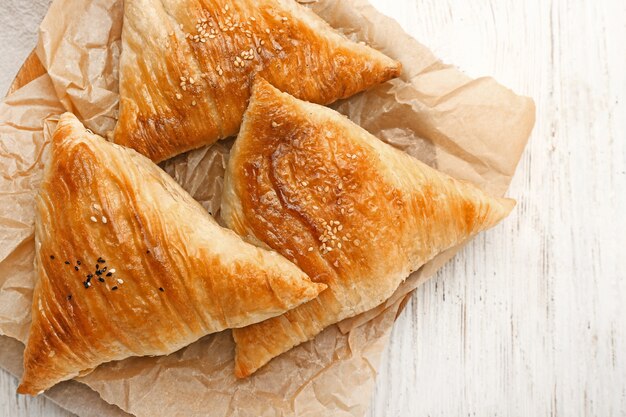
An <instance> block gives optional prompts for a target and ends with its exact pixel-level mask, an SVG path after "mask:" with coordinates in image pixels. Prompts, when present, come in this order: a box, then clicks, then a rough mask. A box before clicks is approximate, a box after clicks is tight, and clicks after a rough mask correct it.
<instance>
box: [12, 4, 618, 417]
mask: <svg viewBox="0 0 626 417" xmlns="http://www.w3.org/2000/svg"><path fill="white" fill-rule="evenodd" d="M371 1H372V3H373V4H374V5H375V6H376V7H377V8H379V10H381V11H383V12H385V13H386V14H388V15H390V16H393V17H394V18H396V19H397V20H398V21H399V22H400V24H401V25H402V26H403V27H404V28H405V29H406V30H407V31H409V32H410V33H411V34H412V35H414V36H415V37H416V38H417V39H419V40H420V41H422V42H423V43H425V44H426V45H428V46H429V47H430V48H432V49H433V50H434V51H435V53H436V54H437V55H438V56H440V57H442V58H443V59H444V60H445V61H446V62H451V63H454V64H456V65H458V66H459V67H460V68H461V69H462V70H464V71H466V72H467V73H469V74H470V75H472V76H475V77H476V76H482V75H493V76H495V78H496V79H497V80H498V81H500V82H502V83H503V84H505V85H507V86H509V87H511V88H513V89H514V90H515V91H516V92H518V93H522V94H527V95H530V96H532V97H533V98H534V99H535V101H536V103H537V125H536V127H535V131H534V133H533V135H532V138H531V141H530V143H529V146H528V148H527V150H526V153H525V154H524V158H523V160H522V161H521V163H520V166H519V168H518V171H517V175H516V177H515V178H514V181H513V184H512V187H511V190H510V192H509V195H510V196H511V197H513V198H516V199H517V200H518V202H519V204H518V207H517V208H516V210H515V211H514V213H513V215H512V216H511V217H510V218H509V219H508V220H507V221H505V222H504V223H503V224H502V225H500V226H498V227H497V228H496V229H494V230H492V231H490V232H488V233H486V234H483V235H481V236H479V237H478V238H477V239H476V240H474V241H473V242H472V243H471V244H470V245H468V246H467V247H466V248H465V249H464V250H463V251H462V252H461V253H460V254H459V255H458V256H457V257H456V258H455V259H454V260H453V261H452V262H451V263H450V264H448V265H447V266H446V267H445V268H443V270H441V271H440V272H439V273H438V274H437V276H436V277H435V278H434V279H433V280H431V281H430V282H428V283H427V284H426V285H425V286H423V287H422V288H420V289H418V290H417V292H416V293H415V294H414V295H413V296H412V297H411V299H410V301H409V303H408V304H407V308H406V309H405V310H404V312H403V313H402V314H401V315H400V317H399V319H398V322H397V323H396V325H395V327H394V330H393V334H392V338H391V343H390V345H389V348H388V349H387V352H386V354H385V357H384V358H383V360H382V363H383V365H382V369H381V372H380V375H379V377H378V381H377V389H376V394H375V396H374V398H373V400H372V409H371V412H370V416H376V417H378V416H394V417H395V416H417V417H421V416H431V417H444V416H446V417H447V416H457V415H458V416H460V415H475V416H496V415H497V416H511V417H517V416H546V417H547V416H563V417H570V416H585V417H591V416H624V415H626V307H625V303H624V300H626V272H625V271H626V256H624V255H623V254H622V252H623V248H624V247H626V216H625V214H626V139H625V133H624V132H626V48H625V46H624V43H625V41H626V24H625V23H624V22H626V2H623V1H622V0H598V1H595V2H590V1H586V0H554V1H551V2H546V1H540V0H527V1H524V2H519V1H513V0H498V1H496V0H475V1H472V2H467V1H463V0H437V1H436V0H395V1H393V2H389V1H385V0H371ZM12 2H13V3H21V0H8V3H12ZM8 19H11V17H10V16H9V17H7V16H5V15H4V14H0V22H1V23H4V21H5V20H8ZM6 27H7V26H6V25H0V32H1V31H5V30H7V29H6ZM30 47H32V45H30ZM27 52H28V50H26V51H25V54H24V56H26V54H27ZM1 75H2V76H5V77H6V76H7V74H1ZM7 85H8V84H7ZM504 139H505V138H504ZM15 387H16V383H15V380H14V379H13V378H12V377H11V376H9V375H8V374H7V373H5V372H1V373H0V416H5V415H6V416H35V417H39V416H55V417H56V416H66V415H69V414H68V413H64V412H63V411H60V410H59V409H58V407H56V406H54V405H53V404H52V403H51V402H49V401H46V400H42V399H41V398H35V399H31V398H24V397H18V396H16V395H15V394H14V393H15Z"/></svg>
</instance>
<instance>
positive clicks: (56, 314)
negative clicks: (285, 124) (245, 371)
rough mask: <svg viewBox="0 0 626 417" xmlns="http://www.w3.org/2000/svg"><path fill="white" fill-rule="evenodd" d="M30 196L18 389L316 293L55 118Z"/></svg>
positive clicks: (33, 388) (165, 179) (153, 172)
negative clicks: (28, 284) (28, 277)
mask: <svg viewBox="0 0 626 417" xmlns="http://www.w3.org/2000/svg"><path fill="white" fill-rule="evenodd" d="M51 147H52V149H51V151H50V152H51V156H50V159H49V160H48V162H47V164H46V168H45V174H44V179H43V183H42V188H41V191H40V194H39V197H38V199H37V220H36V232H35V233H36V270H37V274H38V281H37V283H36V286H35V292H34V299H33V307H32V313H33V315H32V316H33V317H32V324H31V328H30V335H29V338H28V343H27V345H26V351H25V353H24V375H23V377H22V382H21V384H20V386H19V388H18V392H20V393H27V394H36V393H38V392H40V391H42V390H45V389H47V388H49V387H51V386H52V385H54V384H56V383H57V382H60V381H63V380H67V379H70V378H73V377H75V376H77V375H79V374H81V373H84V372H86V371H89V370H91V369H93V368H94V367H96V366H97V365H99V364H101V363H104V362H109V361H113V360H119V359H124V358H126V357H129V356H144V355H164V354H169V353H172V352H174V351H176V350H178V349H180V348H182V347H183V346H186V345H188V344H190V343H192V342H193V341H195V340H197V339H199V338H200V337H202V336H204V335H206V334H209V333H213V332H217V331H220V330H223V329H226V328H231V327H241V326H245V325H248V324H252V323H255V322H258V321H261V320H264V319H267V318H269V317H272V316H275V315H277V314H281V313H283V312H284V311H286V310H288V309H290V308H293V307H295V306H297V305H299V304H301V303H302V302H305V301H308V300H310V299H312V298H313V297H315V296H317V294H318V293H319V292H320V291H321V290H323V289H324V288H325V285H320V284H315V283H313V282H311V281H310V280H309V278H308V277H307V276H306V275H305V274H304V273H303V272H302V271H300V270H299V269H298V268H297V267H296V266H295V265H293V264H292V263H291V262H288V261H287V260H286V259H285V258H283V257H282V256H281V255H279V254H277V253H276V252H270V251H267V250H264V249H260V248H257V247H255V246H253V245H250V244H248V243H245V242H244V241H243V240H242V239H241V238H240V237H238V236H237V235H236V234H235V233H233V232H231V231H229V230H227V229H224V228H222V227H220V226H219V225H218V224H217V223H216V222H215V220H213V218H212V217H211V216H210V215H209V214H208V213H207V212H206V210H204V208H202V206H201V205H200V204H199V203H197V202H196V201H195V200H193V199H192V198H191V196H190V195H189V194H187V193H186V192H185V191H184V190H183V189H182V188H181V187H180V186H179V185H178V184H176V182H175V181H174V180H173V179H172V178H170V177H169V176H168V175H167V174H165V173H164V172H163V171H162V170H161V169H159V168H158V167H157V166H156V165H154V164H153V163H152V161H150V160H149V159H147V158H145V157H143V156H142V155H139V154H138V153H136V152H135V151H133V150H132V149H127V148H122V147H120V146H118V145H114V144H111V143H108V142H106V141H105V140H103V139H102V138H100V137H98V136H96V135H93V134H91V133H90V132H87V131H86V130H85V128H84V127H83V126H82V125H81V123H80V122H79V121H78V120H77V119H76V118H75V117H74V116H73V115H71V114H65V115H63V116H62V117H61V120H60V122H59V125H58V128H57V130H56V133H55V134H54V137H53V140H52V145H51Z"/></svg>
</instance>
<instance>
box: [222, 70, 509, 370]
mask: <svg viewBox="0 0 626 417" xmlns="http://www.w3.org/2000/svg"><path fill="white" fill-rule="evenodd" d="M514 204H515V203H514V201H512V200H509V199H502V198H495V197H490V196H488V195H486V194H485V193H484V192H482V191H481V190H479V189H478V188H476V187H475V186H473V185H471V184H469V183H466V182H462V181H458V180H455V179H453V178H451V177H449V176H448V175H446V174H443V173H441V172H438V171H436V170H435V169H432V168H430V167H428V166H427V165H425V164H423V163H421V162H420V161H418V160H417V159H414V158H412V157H411V156H409V155H407V154H405V153H403V152H401V151H399V150H397V149H395V148H393V147H391V146H389V145H387V144H385V143H383V142H382V141H380V140H378V139H377V138H375V137H374V136H372V135H370V134H369V133H368V132H366V131H365V130H363V129H362V128H360V127H359V126H357V125H355V124H354V123H352V122H350V120H348V119H347V118H345V117H344V116H342V115H340V114H339V113H337V112H335V111H333V110H330V109H328V108H325V107H322V106H319V105H315V104H311V103H306V102H303V101H300V100H297V99H295V98H293V97H292V96H290V95H288V94H284V93H281V92H279V91H278V90H277V89H275V88H274V87H272V86H271V85H269V84H268V83H267V82H265V81H263V80H260V81H259V82H257V84H256V85H255V88H254V92H253V96H252V99H251V100H250V106H249V108H248V110H247V111H246V114H245V117H244V121H243V124H242V128H241V132H240V133H239V136H238V138H237V140H236V142H235V145H234V147H233V149H232V152H231V157H230V161H229V166H228V170H227V174H226V181H225V189H224V196H223V200H222V216H223V219H224V220H225V222H226V224H227V225H228V226H229V227H231V228H232V229H233V230H235V231H236V232H237V233H239V234H241V235H242V236H244V237H246V238H247V239H249V240H251V241H253V242H256V243H257V244H258V243H261V244H263V245H266V246H269V247H270V248H272V249H275V250H276V251H278V252H280V253H281V254H283V255H284V256H285V257H286V258H287V259H290V260H291V261H293V262H294V263H296V264H297V265H298V266H299V267H300V268H302V270H303V271H304V272H306V273H307V274H308V275H309V276H310V277H311V279H313V280H314V281H316V282H322V283H325V284H327V285H328V286H329V289H328V290H326V291H324V292H322V293H321V294H320V296H319V297H318V298H316V299H314V300H312V301H310V302H308V303H306V304H303V305H301V306H300V307H297V308H295V309H293V310H290V311H288V312H287V313H285V314H283V315H282V316H279V317H275V318H272V319H269V320H266V321H264V322H262V323H258V324H254V325H252V326H248V327H245V328H242V329H235V330H234V331H233V335H234V338H235V342H236V343H237V348H236V365H235V373H236V375H237V376H238V377H245V376H248V375H250V374H252V373H253V372H255V371H256V370H257V369H258V368H260V367H261V366H263V365H264V364H265V363H267V362H268V361H269V360H271V359H272V358H273V357H275V356H277V355H280V354H281V353H283V352H285V351H287V350H289V349H290V348H292V347H293V346H295V345H298V344H300V343H302V342H304V341H307V340H309V339H311V338H313V337H314V336H315V335H317V334H318V333H319V332H320V331H322V329H324V328H325V327H327V326H329V325H331V324H333V323H337V322H339V321H340V320H342V319H345V318H347V317H351V316H354V315H356V314H359V313H362V312H364V311H367V310H369V309H371V308H374V307H376V306H378V305H379V304H381V303H382V302H383V301H385V300H386V299H387V298H389V297H390V296H391V295H392V293H393V292H394V291H395V290H396V288H397V287H398V285H399V284H400V283H401V282H402V281H403V280H404V279H405V278H406V277H407V276H408V275H409V274H410V273H411V272H412V271H415V270H417V269H418V268H419V267H420V266H422V265H423V264H424V263H426V262H427V261H429V260H430V259H432V258H433V257H434V256H435V255H437V254H438V253H440V252H442V251H444V250H446V249H448V248H451V247H453V246H455V245H458V244H459V243H461V242H463V241H465V240H466V239H468V238H469V237H471V236H473V235H474V234H476V233H478V232H480V231H482V230H485V229H487V228H489V227H491V226H493V225H495V224H496V223H498V222H499V221H500V220H501V219H503V218H504V217H506V216H507V215H508V213H509V212H510V211H511V209H512V208H513V206H514Z"/></svg>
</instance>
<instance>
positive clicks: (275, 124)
mask: <svg viewBox="0 0 626 417" xmlns="http://www.w3.org/2000/svg"><path fill="white" fill-rule="evenodd" d="M278 126H280V125H279V124H278V123H276V122H272V127H273V128H277V127H278Z"/></svg>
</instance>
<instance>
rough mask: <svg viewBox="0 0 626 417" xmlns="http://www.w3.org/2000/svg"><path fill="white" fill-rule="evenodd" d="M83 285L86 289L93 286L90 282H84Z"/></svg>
mask: <svg viewBox="0 0 626 417" xmlns="http://www.w3.org/2000/svg"><path fill="white" fill-rule="evenodd" d="M83 285H84V286H85V288H89V287H90V286H91V283H90V282H89V281H85V282H83Z"/></svg>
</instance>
